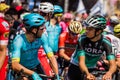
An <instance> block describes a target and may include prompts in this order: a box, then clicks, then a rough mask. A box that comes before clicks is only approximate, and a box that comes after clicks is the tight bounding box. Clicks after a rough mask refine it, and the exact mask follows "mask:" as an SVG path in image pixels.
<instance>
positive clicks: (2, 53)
mask: <svg viewBox="0 0 120 80" xmlns="http://www.w3.org/2000/svg"><path fill="white" fill-rule="evenodd" d="M6 51H7V45H0V69H1V68H2V66H3V63H4V61H5V57H6Z"/></svg>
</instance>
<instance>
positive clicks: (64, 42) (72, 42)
mask: <svg viewBox="0 0 120 80" xmlns="http://www.w3.org/2000/svg"><path fill="white" fill-rule="evenodd" d="M77 41H78V36H75V37H74V38H71V37H70V35H69V33H68V32H63V33H61V35H60V38H59V49H65V54H67V55H68V56H69V57H71V55H72V53H73V52H74V51H75V49H76V45H77Z"/></svg>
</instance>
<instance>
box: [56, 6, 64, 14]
mask: <svg viewBox="0 0 120 80" xmlns="http://www.w3.org/2000/svg"><path fill="white" fill-rule="evenodd" d="M54 13H63V9H62V7H61V6H59V5H54Z"/></svg>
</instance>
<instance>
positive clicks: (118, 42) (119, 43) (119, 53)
mask: <svg viewBox="0 0 120 80" xmlns="http://www.w3.org/2000/svg"><path fill="white" fill-rule="evenodd" d="M105 36H106V37H107V38H108V39H109V40H110V42H111V43H112V45H113V47H112V48H113V49H112V50H113V53H114V54H115V56H116V58H120V39H119V38H117V37H116V36H114V35H112V34H106V35H105Z"/></svg>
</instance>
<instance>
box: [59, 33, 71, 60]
mask: <svg viewBox="0 0 120 80" xmlns="http://www.w3.org/2000/svg"><path fill="white" fill-rule="evenodd" d="M66 36H67V33H66V32H63V33H61V34H60V37H59V55H60V57H62V58H64V59H65V60H67V61H70V57H69V56H68V55H66V54H65V41H66Z"/></svg>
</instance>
